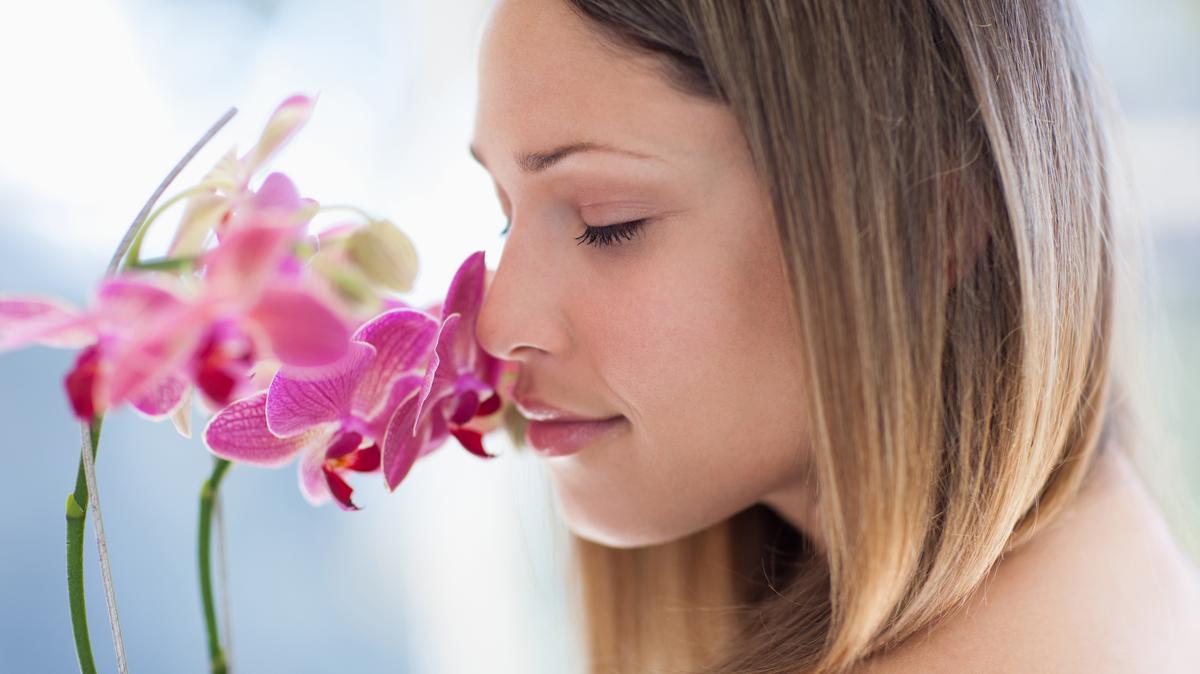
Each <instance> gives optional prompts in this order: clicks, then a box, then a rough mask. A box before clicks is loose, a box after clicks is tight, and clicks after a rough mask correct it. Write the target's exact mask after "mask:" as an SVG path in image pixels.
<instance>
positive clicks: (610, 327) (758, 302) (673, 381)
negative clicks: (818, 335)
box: [556, 238, 801, 544]
mask: <svg viewBox="0 0 1200 674" xmlns="http://www.w3.org/2000/svg"><path fill="white" fill-rule="evenodd" d="M764 250H765V251H767V252H768V253H770V251H772V249H771V248H769V247H767V246H766V245H765V244H764V243H763V242H762V241H761V240H760V241H720V240H714V239H712V238H706V239H702V240H701V239H697V240H694V241H691V242H690V243H688V244H687V245H686V246H675V247H673V248H667V247H666V246H663V247H662V248H661V249H659V250H657V251H656V253H655V255H654V256H653V259H642V260H638V267H637V269H636V270H633V269H631V270H629V272H628V273H626V274H623V275H622V281H621V283H622V288H623V290H624V292H622V293H620V294H614V295H612V296H620V297H623V298H624V299H623V300H621V301H620V302H611V304H610V305H609V307H608V309H607V310H606V311H604V312H594V313H592V314H590V315H591V316H593V319H592V320H590V321H587V320H585V321H584V322H583V323H582V324H581V325H580V330H579V332H578V333H577V336H584V335H586V336H587V340H586V343H581V344H585V346H584V348H586V349H587V350H588V351H589V353H590V354H591V356H592V359H593V365H594V367H595V368H596V370H597V372H599V373H600V374H601V376H602V377H604V379H605V383H606V385H607V386H608V388H610V389H611V390H612V391H613V393H614V395H616V396H617V397H618V398H619V404H620V409H619V411H620V412H621V413H623V414H625V415H626V416H628V417H629V419H630V425H629V427H628V429H627V430H626V431H625V432H624V433H623V434H622V435H621V437H620V438H614V440H613V441H612V442H609V443H607V444H605V445H597V446H596V447H594V448H592V449H594V450H597V451H594V452H591V453H590V454H589V452H586V451H585V452H583V453H581V454H579V455H578V456H576V457H573V458H572V461H573V462H574V464H573V465H567V464H566V463H565V462H564V463H563V464H561V465H559V466H557V468H558V469H557V470H556V473H557V475H556V481H557V486H558V489H559V492H560V498H561V501H562V502H561V507H562V508H563V510H564V512H565V513H566V515H567V517H568V518H570V519H572V520H573V521H574V525H575V526H576V528H577V529H581V530H584V531H586V530H589V529H590V530H593V531H604V532H606V534H605V536H604V540H605V542H608V543H609V544H614V543H616V542H620V541H624V542H626V543H628V544H648V543H651V542H654V541H660V540H668V539H671V538H674V537H677V536H680V535H684V534H686V533H688V532H690V531H694V530H696V529H699V528H702V527H704V526H707V525H709V524H712V523H714V522H716V521H719V520H720V519H723V518H725V517H728V516H730V515H732V514H734V513H735V512H737V511H739V510H741V509H743V508H745V507H748V506H749V505H751V504H753V503H754V502H755V501H757V500H758V499H759V498H760V497H762V496H763V495H765V494H766V493H768V492H769V491H772V490H774V489H776V488H778V486H779V485H780V484H782V483H783V482H786V481H787V480H788V479H789V478H790V477H791V475H792V474H793V473H794V471H795V465H796V464H797V456H796V453H797V448H798V447H799V446H800V444H801V443H800V437H799V436H800V428H801V424H800V423H799V413H798V407H799V396H800V394H801V391H800V389H799V383H798V382H799V376H798V374H797V372H796V371H795V370H794V368H793V366H792V363H793V362H794V358H795V353H796V352H797V350H798V347H796V346H795V342H794V339H793V336H792V335H791V332H790V323H789V322H788V320H787V306H786V304H784V302H785V301H786V300H785V299H784V298H785V297H786V296H785V295H784V294H783V289H784V288H783V286H782V284H783V282H784V280H783V277H782V273H781V272H775V271H772V270H773V269H774V268H775V267H777V263H776V262H775V258H774V257H773V255H769V254H768V255H764V254H762V251H764Z"/></svg>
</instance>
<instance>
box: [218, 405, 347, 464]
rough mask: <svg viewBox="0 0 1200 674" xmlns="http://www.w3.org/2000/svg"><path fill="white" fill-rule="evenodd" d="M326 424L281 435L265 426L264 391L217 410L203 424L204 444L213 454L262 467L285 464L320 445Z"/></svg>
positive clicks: (325, 433) (326, 433)
mask: <svg viewBox="0 0 1200 674" xmlns="http://www.w3.org/2000/svg"><path fill="white" fill-rule="evenodd" d="M328 435H329V431H328V429H327V428H312V429H309V430H308V431H307V432H305V433H300V434H297V435H293V436H291V437H287V438H280V437H278V436H276V435H275V434H273V433H271V430H270V429H269V428H267V394H266V393H264V392H260V393H255V394H253V395H250V396H247V397H245V398H242V399H241V400H238V401H235V402H234V403H233V404H232V405H230V406H228V407H226V408H224V409H222V410H220V411H219V412H217V413H216V415H214V416H213V418H212V419H211V420H209V422H208V425H207V426H205V428H204V434H203V436H204V444H205V446H206V447H208V450H209V451H210V452H212V453H213V454H215V455H217V456H219V457H221V458H223V459H229V460H230V461H238V462H240V463H247V464H250V465H254V466H262V467H264V468H275V467H279V466H282V465H284V464H286V463H287V462H288V461H290V460H291V459H292V457H294V456H295V455H296V453H297V452H300V451H302V450H305V449H311V448H313V447H318V446H320V448H321V450H322V452H323V450H324V447H323V446H321V445H322V440H323V439H324V438H326V437H328Z"/></svg>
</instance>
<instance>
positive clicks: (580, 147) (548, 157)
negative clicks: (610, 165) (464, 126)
mask: <svg viewBox="0 0 1200 674" xmlns="http://www.w3.org/2000/svg"><path fill="white" fill-rule="evenodd" d="M468 150H470V152H471V156H472V157H474V158H475V161H477V162H479V163H480V165H482V166H483V167H484V168H487V164H486V163H484V161H483V157H482V156H481V155H480V153H479V150H478V149H477V148H476V147H475V145H474V144H472V145H471V146H470V147H469V148H468ZM583 152H611V153H614V154H624V155H628V156H631V157H636V158H638V159H654V157H652V156H650V155H647V154H642V153H640V152H632V151H630V150H622V149H621V148H618V147H613V146H612V145H606V144H604V143H594V142H591V141H579V142H575V143H569V144H567V145H560V146H558V147H556V148H554V149H552V150H546V151H543V152H524V153H522V152H518V153H517V154H516V155H515V156H514V157H513V162H515V163H516V165H517V167H518V168H520V169H521V171H522V172H523V173H541V172H542V171H545V170H546V169H548V168H550V167H551V166H554V165H555V164H557V163H558V162H560V161H562V160H563V159H566V158H567V157H569V156H571V155H573V154H580V153H583Z"/></svg>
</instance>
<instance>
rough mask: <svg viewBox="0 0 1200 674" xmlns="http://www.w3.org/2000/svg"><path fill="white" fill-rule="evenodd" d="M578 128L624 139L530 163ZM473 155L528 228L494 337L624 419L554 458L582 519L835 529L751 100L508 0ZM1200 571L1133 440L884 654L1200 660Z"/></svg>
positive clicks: (521, 235) (576, 406) (564, 402)
mask: <svg viewBox="0 0 1200 674" xmlns="http://www.w3.org/2000/svg"><path fill="white" fill-rule="evenodd" d="M578 143H595V144H598V145H603V146H606V147H610V148H615V150H596V149H593V150H585V151H577V152H574V153H568V154H566V155H564V156H561V157H559V158H558V159H557V161H549V162H547V161H542V162H540V164H541V165H540V166H535V165H534V164H538V163H539V162H534V161H531V160H530V159H529V155H531V154H534V153H547V152H550V151H552V150H554V149H556V148H561V147H565V146H571V145H574V144H578ZM472 148H473V153H474V154H475V155H476V158H477V159H478V160H480V162H481V163H482V164H483V165H484V167H485V168H486V170H487V171H488V173H489V174H490V175H491V177H492V179H493V181H494V183H495V186H496V194H497V197H498V199H499V201H500V205H501V208H502V209H503V211H504V214H505V216H506V217H508V218H509V219H510V222H511V227H510V229H509V232H508V239H507V241H506V243H505V247H504V252H503V256H502V258H501V260H500V262H499V264H498V266H497V268H496V270H495V271H494V272H493V273H492V274H491V275H490V277H489V278H490V280H489V288H488V292H487V295H486V297H485V300H484V304H483V306H482V308H481V312H480V315H479V320H478V323H477V333H476V334H477V338H478V339H479V342H480V344H481V345H482V347H483V348H484V349H485V350H487V351H488V352H489V353H491V354H493V355H494V356H497V357H499V358H503V359H507V360H512V361H517V362H518V363H519V380H518V384H517V395H518V396H527V397H533V398H538V399H540V400H542V401H544V402H547V403H549V404H551V405H554V406H557V407H560V408H563V409H566V410H567V411H570V412H573V413H576V414H580V415H585V416H589V417H595V418H607V417H612V416H617V415H620V416H622V417H623V418H622V421H621V423H620V425H619V426H618V427H617V428H616V429H614V430H613V431H612V432H610V433H609V434H608V435H606V436H605V437H603V438H601V439H600V440H598V441H596V442H594V443H593V444H591V445H589V446H587V447H585V448H584V449H583V451H581V452H580V453H578V454H575V455H571V456H562V457H550V458H546V459H544V460H545V464H546V466H547V469H548V472H549V474H550V478H551V481H552V483H553V488H554V493H555V498H556V500H557V503H558V506H559V510H560V512H561V513H562V514H563V517H564V519H565V521H566V523H567V525H568V526H570V527H571V529H572V530H573V531H574V532H575V533H576V534H578V535H580V536H582V537H584V538H587V539H590V540H593V541H596V542H599V543H603V544H606V545H610V546H614V547H634V546H644V545H651V544H654V543H659V542H664V541H669V540H673V539H675V538H679V537H682V536H685V535H688V534H690V533H693V532H695V531H697V530H700V529H702V528H705V527H707V526H710V525H712V524H714V523H717V522H719V521H721V520H723V519H725V518H728V517H730V516H731V515H734V514H735V513H737V512H739V511H741V510H742V509H744V508H747V507H749V506H751V505H753V504H755V503H766V504H767V505H769V506H770V507H772V508H774V509H775V510H776V511H777V512H779V513H780V514H781V516H783V517H784V518H785V519H787V520H788V521H790V522H791V523H792V524H793V525H794V526H796V527H797V528H798V529H800V530H801V531H803V532H804V533H805V534H806V535H807V536H809V537H810V538H811V539H812V540H813V541H814V542H815V543H816V544H817V545H821V544H822V541H821V538H820V535H819V522H818V521H817V518H816V516H815V507H814V506H815V500H814V491H813V489H812V488H811V484H810V482H809V481H808V479H807V476H808V475H809V474H810V473H809V471H808V470H807V467H808V465H809V457H810V454H809V451H808V448H807V442H806V437H807V430H806V429H807V425H806V420H805V419H804V418H803V417H802V414H801V413H800V409H801V401H802V400H803V396H804V395H805V394H806V391H805V387H804V386H803V384H802V382H801V380H800V377H799V372H800V367H799V360H798V359H799V354H800V345H799V344H798V342H797V338H796V334H797V333H796V330H795V329H794V324H793V321H795V320H796V317H795V316H794V313H793V312H794V309H793V308H792V306H791V304H790V302H789V301H788V299H787V292H786V291H787V286H786V277H785V272H784V267H783V263H782V259H781V256H780V251H779V243H778V239H777V237H776V234H775V229H774V224H773V215H772V213H771V208H770V202H769V198H768V196H767V193H766V191H765V188H764V186H763V185H762V183H761V182H760V181H759V179H758V176H757V174H756V172H755V169H754V166H753V163H752V161H751V156H750V151H749V148H748V146H747V145H746V142H745V138H744V136H743V134H742V133H741V130H740V128H739V126H738V124H737V121H736V119H735V118H734V117H733V114H732V113H731V111H730V110H729V109H728V108H727V107H725V106H722V105H718V104H713V103H710V102H706V101H702V100H699V99H697V98H694V97H689V96H687V95H685V94H683V93H680V92H679V91H677V90H675V89H673V88H672V87H671V86H670V85H669V84H668V83H667V81H666V80H665V79H664V78H663V76H662V75H661V74H659V72H658V71H657V70H656V69H655V61H654V60H653V59H652V58H651V57H648V56H644V55H637V54H634V53H632V52H628V51H624V50H614V49H613V48H611V47H610V46H608V45H606V44H604V43H603V42H601V41H600V39H599V37H598V36H597V35H596V34H595V33H594V32H592V29H591V28H590V27H589V26H587V25H586V24H585V23H584V22H583V20H582V19H580V18H579V17H577V16H576V15H575V14H574V13H573V12H572V11H571V10H570V8H569V7H567V6H566V5H565V4H564V3H563V2H562V1H561V0H501V1H500V2H498V3H497V4H496V5H495V6H494V8H493V10H492V13H491V15H490V16H489V20H488V23H487V25H486V27H485V32H484V37H483V43H482V48H481V52H480V59H479V99H478V108H477V111H476V118H475V130H474V138H473V142H472ZM523 157H524V158H525V159H526V160H525V161H524V162H523V161H522V158H523ZM522 164H525V165H524V166H523V165H522ZM535 169H537V170H535ZM639 218H648V221H647V222H646V223H645V224H644V226H643V227H641V228H640V229H639V230H638V231H637V232H636V233H635V235H634V236H633V238H632V239H629V240H625V239H617V240H615V242H614V244H613V245H610V246H607V247H600V246H591V245H588V244H586V243H581V242H579V241H577V237H579V236H580V235H582V234H583V233H584V228H585V224H586V225H590V226H593V227H600V226H607V225H611V224H613V223H622V222H626V221H631V220H636V219H639ZM1198 588H1200V581H1198V580H1197V575H1196V571H1195V567H1194V566H1192V565H1190V564H1189V563H1188V562H1187V561H1185V559H1184V556H1183V555H1182V554H1181V553H1180V552H1179V550H1178V548H1177V547H1176V546H1175V545H1174V544H1173V543H1172V541H1171V539H1170V537H1169V536H1168V534H1167V533H1166V530H1165V527H1164V525H1163V522H1162V518H1161V516H1160V515H1159V514H1158V511H1157V510H1156V509H1155V508H1154V506H1153V505H1152V504H1151V503H1150V501H1149V499H1148V497H1147V495H1146V493H1145V491H1144V490H1143V489H1142V488H1141V486H1140V483H1139V482H1138V481H1137V480H1136V479H1135V478H1134V476H1133V474H1132V472H1131V470H1130V468H1129V466H1128V464H1127V463H1126V462H1125V460H1124V459H1121V458H1120V457H1119V455H1113V457H1112V458H1109V459H1105V460H1104V462H1103V463H1101V464H1097V470H1096V472H1095V478H1094V479H1093V480H1091V481H1089V483H1088V485H1087V487H1086V489H1085V491H1084V496H1081V498H1080V499H1079V501H1078V502H1077V504H1076V507H1075V508H1074V510H1073V511H1072V513H1071V515H1070V516H1069V517H1067V518H1065V519H1064V520H1063V521H1062V522H1061V523H1060V524H1059V525H1058V526H1056V527H1053V528H1052V529H1051V530H1049V531H1048V532H1047V533H1046V534H1044V535H1041V536H1039V537H1038V538H1036V539H1035V540H1034V541H1032V542H1031V543H1030V545H1029V546H1028V547H1027V548H1025V549H1023V550H1022V551H1020V552H1018V553H1016V554H1013V555H1010V556H1009V557H1007V558H1005V559H1004V560H1003V561H1002V562H1001V563H1000V564H999V565H997V567H996V569H995V572H994V574H993V575H992V576H991V577H990V579H989V582H988V583H986V584H985V588H984V589H983V590H982V591H981V592H980V593H978V594H977V595H976V598H975V599H973V601H972V603H971V604H970V605H969V606H968V608H967V610H966V611H964V612H962V613H961V614H958V615H957V616H956V617H954V618H952V619H951V620H949V621H947V622H946V623H945V624H944V625H943V626H941V627H939V628H938V629H937V630H936V631H934V632H932V633H931V634H929V635H922V637H921V638H919V639H913V640H911V641H910V643H909V644H906V645H905V646H904V647H902V648H901V649H899V650H897V651H895V652H894V653H892V654H890V655H889V657H888V658H885V659H879V660H877V661H875V662H874V663H872V666H871V667H870V669H869V670H868V669H864V671H870V672H872V673H873V674H880V673H882V674H888V673H899V672H963V671H971V672H1018V671H1019V672H1092V673H1095V672H1194V671H1200V665H1198V664H1197V663H1200V651H1197V644H1200V615H1198V613H1197V607H1200V589H1198ZM1188 637H1190V638H1188ZM964 663H970V665H969V666H968V665H965V664H964Z"/></svg>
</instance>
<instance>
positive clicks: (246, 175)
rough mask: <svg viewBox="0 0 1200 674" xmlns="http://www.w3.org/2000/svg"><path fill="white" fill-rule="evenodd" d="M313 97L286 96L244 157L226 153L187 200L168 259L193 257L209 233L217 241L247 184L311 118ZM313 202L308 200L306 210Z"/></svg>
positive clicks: (244, 199)
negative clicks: (197, 192)
mask: <svg viewBox="0 0 1200 674" xmlns="http://www.w3.org/2000/svg"><path fill="white" fill-rule="evenodd" d="M314 105H316V97H315V96H314V97H309V96H305V95H303V94H295V95H293V96H289V97H288V98H287V99H285V100H284V101H283V102H282V103H280V104H279V105H278V106H277V107H276V108H275V111H274V112H273V113H271V117H270V119H268V120H267V124H266V126H265V127H264V129H263V131H262V134H261V135H260V136H259V139H258V142H257V143H255V144H254V146H253V147H251V148H250V150H248V151H247V152H246V153H245V154H244V155H242V156H241V157H238V156H237V153H236V150H234V149H230V150H229V152H227V153H226V154H225V155H224V156H222V157H221V159H220V160H219V161H218V162H217V164H216V166H214V167H213V168H212V169H211V170H210V171H209V172H208V174H206V175H205V176H204V178H203V179H202V180H201V181H200V187H201V191H200V194H197V195H195V196H193V197H192V198H191V199H189V200H188V204H187V207H186V208H185V209H184V213H183V217H182V219H181V221H180V223H179V227H178V228H177V229H176V230H175V236H174V238H173V239H172V241H171V244H170V245H169V246H168V248H167V255H168V257H183V256H192V255H196V254H198V253H200V252H201V250H203V247H204V242H205V240H206V239H207V238H208V234H209V232H213V231H215V232H216V234H217V236H218V239H219V238H220V237H221V236H223V235H224V229H225V227H226V226H227V224H228V223H229V220H230V217H231V216H232V214H233V213H234V212H235V211H236V210H237V208H238V207H239V206H240V205H241V204H242V203H244V202H245V201H246V199H247V198H248V195H249V189H248V188H249V184H250V180H251V179H252V178H253V177H254V175H255V174H256V173H257V172H258V171H259V170H260V169H261V168H262V167H263V166H264V165H265V164H266V163H267V161H268V160H269V159H270V158H271V157H272V156H274V155H275V153H276V152H278V151H279V149H280V148H281V147H283V146H284V145H285V144H286V143H287V141H288V140H290V139H291V138H292V137H293V136H294V135H295V134H296V133H297V132H298V131H299V130H300V129H301V128H302V127H303V126H304V125H305V123H307V122H308V119H309V117H311V116H312V110H313V106H314ZM313 203H314V202H311V200H308V201H306V202H305V206H306V207H310V206H312V205H313Z"/></svg>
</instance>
